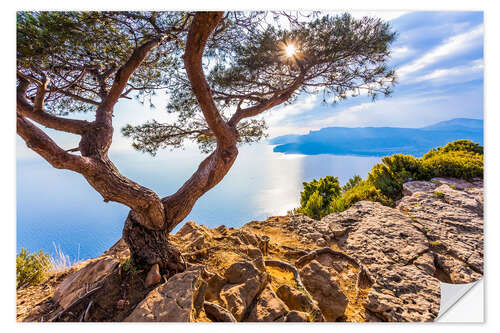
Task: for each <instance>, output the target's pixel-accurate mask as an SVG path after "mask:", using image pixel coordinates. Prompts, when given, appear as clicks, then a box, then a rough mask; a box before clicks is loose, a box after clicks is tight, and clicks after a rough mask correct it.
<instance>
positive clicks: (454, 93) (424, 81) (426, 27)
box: [264, 11, 484, 137]
mask: <svg viewBox="0 0 500 333" xmlns="http://www.w3.org/2000/svg"><path fill="white" fill-rule="evenodd" d="M351 14H352V15H354V16H356V17H359V16H363V15H367V14H368V15H371V16H378V17H381V18H383V19H386V20H388V21H389V22H390V23H391V25H392V27H393V29H394V30H395V31H397V32H398V38H397V40H396V41H395V42H394V43H393V44H392V60H391V64H390V65H391V66H392V67H394V68H396V72H397V75H398V81H399V83H398V85H396V86H395V87H394V94H393V95H392V96H391V97H388V98H384V97H381V98H379V99H377V100H376V101H375V102H371V100H370V99H369V98H367V97H366V96H360V97H356V98H351V99H348V100H345V101H342V102H340V103H338V104H336V105H322V104H320V103H319V101H320V98H319V97H315V96H301V98H300V100H299V101H298V103H296V104H295V105H290V106H285V107H281V108H276V109H274V110H271V111H270V112H269V114H267V115H265V117H264V118H265V119H266V120H267V121H268V123H269V125H270V134H271V137H272V136H276V135H282V134H289V133H306V132H308V131H309V130H311V129H319V128H322V127H328V126H348V127H356V126H401V127H421V126H425V125H429V124H432V123H435V122H438V121H442V120H448V119H452V118H457V117H465V118H476V119H483V65H484V64H483V36H484V27H483V14H482V12H450V11H448V12H351Z"/></svg>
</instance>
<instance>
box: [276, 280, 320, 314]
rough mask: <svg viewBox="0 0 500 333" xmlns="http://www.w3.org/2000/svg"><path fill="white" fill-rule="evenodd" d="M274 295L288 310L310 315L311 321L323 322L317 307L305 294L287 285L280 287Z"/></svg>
mask: <svg viewBox="0 0 500 333" xmlns="http://www.w3.org/2000/svg"><path fill="white" fill-rule="evenodd" d="M276 295H277V296H278V297H279V298H280V299H281V300H282V301H283V302H284V303H285V305H286V306H287V307H288V308H289V309H290V310H292V311H293V310H295V311H296V312H297V311H298V312H301V313H303V312H306V313H310V314H311V316H312V318H311V319H312V321H325V318H324V317H323V314H322V313H321V310H320V309H319V308H318V305H317V304H316V303H314V301H313V300H312V299H311V297H309V296H307V295H306V294H305V293H303V292H301V291H299V290H297V289H294V288H292V287H290V286H288V285H282V286H280V287H279V288H278V289H277V290H276ZM308 318H309V317H308Z"/></svg>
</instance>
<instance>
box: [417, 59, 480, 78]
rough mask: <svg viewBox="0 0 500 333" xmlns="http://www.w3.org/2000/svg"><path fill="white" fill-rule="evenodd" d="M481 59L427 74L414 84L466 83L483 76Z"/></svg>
mask: <svg viewBox="0 0 500 333" xmlns="http://www.w3.org/2000/svg"><path fill="white" fill-rule="evenodd" d="M483 70H484V64H483V59H476V60H473V61H471V62H469V63H467V64H465V65H460V66H455V67H451V68H440V69H436V70H434V71H432V72H431V73H429V74H426V75H423V76H420V77H417V78H416V79H415V80H414V82H422V81H444V80H446V82H447V83H460V82H467V81H471V80H474V79H478V78H481V77H482V76H483Z"/></svg>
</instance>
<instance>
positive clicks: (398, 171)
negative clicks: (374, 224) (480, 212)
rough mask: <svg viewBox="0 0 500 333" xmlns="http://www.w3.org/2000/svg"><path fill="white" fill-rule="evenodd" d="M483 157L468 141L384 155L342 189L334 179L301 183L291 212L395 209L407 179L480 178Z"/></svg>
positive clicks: (480, 149) (313, 214)
mask: <svg viewBox="0 0 500 333" xmlns="http://www.w3.org/2000/svg"><path fill="white" fill-rule="evenodd" d="M483 156H484V152H483V146H481V145H479V144H478V143H474V142H472V141H469V140H458V141H454V142H450V143H448V144H446V145H445V146H444V147H438V148H434V149H431V150H430V151H429V152H427V153H426V154H425V155H424V156H423V157H421V158H416V157H414V156H412V155H404V154H395V155H392V156H387V157H384V158H382V162H381V163H378V164H376V165H375V166H374V167H373V168H372V170H371V171H370V173H369V174H368V177H367V178H366V179H364V180H363V179H362V178H361V177H360V176H358V175H356V176H354V177H353V178H351V179H349V181H348V182H347V184H346V185H345V186H343V187H341V186H340V184H339V181H338V178H337V177H333V176H327V177H325V178H321V179H319V180H315V179H313V180H312V181H311V182H304V183H303V184H304V191H302V192H301V199H300V207H299V208H296V209H295V210H294V212H295V213H302V214H305V215H307V216H309V217H312V218H314V219H321V218H322V217H324V216H326V215H328V214H330V213H333V212H342V211H344V210H346V209H348V208H349V207H351V206H352V205H353V204H354V203H356V202H358V201H362V200H368V201H375V202H380V203H382V204H383V205H386V206H394V205H395V202H396V201H397V200H399V199H401V197H402V191H403V183H404V182H406V181H408V180H431V179H432V178H434V177H453V178H459V179H467V180H470V179H472V178H476V177H479V178H483Z"/></svg>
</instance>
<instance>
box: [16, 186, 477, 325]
mask: <svg viewBox="0 0 500 333" xmlns="http://www.w3.org/2000/svg"><path fill="white" fill-rule="evenodd" d="M404 194H405V196H404V197H403V198H402V199H401V200H400V202H399V203H398V204H397V206H396V207H395V208H390V207H385V206H382V205H380V204H378V203H373V202H367V201H362V202H359V203H357V204H355V205H354V206H353V207H351V208H350V209H348V210H347V211H345V212H342V213H337V214H331V215H328V216H326V217H325V218H323V219H322V220H321V221H315V220H312V219H310V218H308V217H306V216H304V215H293V216H280V217H270V218H268V219H267V220H266V221H253V222H250V223H248V224H246V225H244V226H243V227H241V228H226V227H225V226H220V227H217V228H215V229H209V228H207V227H205V226H202V225H197V224H195V223H194V222H187V223H186V224H185V225H184V226H183V227H182V228H181V229H180V230H179V232H177V234H175V235H172V237H171V241H172V243H174V244H175V245H176V246H177V247H178V248H179V249H180V250H181V252H182V254H183V257H184V259H185V261H186V266H187V269H186V270H185V271H184V272H180V273H177V274H175V275H173V276H171V277H169V278H167V277H166V276H160V274H159V273H158V267H157V266H156V265H155V266H153V267H151V269H150V270H149V271H147V272H146V271H140V270H137V269H135V268H134V267H133V266H132V265H130V262H129V260H128V256H129V253H128V249H127V248H126V246H125V245H124V243H123V241H121V240H120V241H119V242H117V243H116V244H115V245H114V246H113V247H112V248H111V249H110V250H108V251H107V252H106V253H105V254H103V255H102V256H100V257H98V258H95V259H91V260H88V261H86V262H84V263H83V264H81V265H79V267H77V268H73V269H72V271H71V272H66V273H64V274H59V275H56V276H53V277H51V279H50V280H49V281H47V282H46V283H44V284H42V285H40V286H37V287H30V288H31V289H30V288H28V289H23V290H19V291H18V300H17V308H18V318H17V319H18V321H132V322H135V321H142V322H144V321H184V322H186V321H215V322H221V321H222V322H239V321H251V322H255V321H266V322H269V321H276V322H308V321H356V322H357V321H432V320H434V319H435V318H436V316H437V314H438V312H439V302H440V284H439V283H440V281H442V282H447V283H468V282H472V281H476V280H478V279H480V278H481V277H482V274H483V183H482V181H481V180H477V181H474V182H465V181H462V180H456V179H434V180H433V181H432V182H421V181H414V182H409V183H406V184H404Z"/></svg>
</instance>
